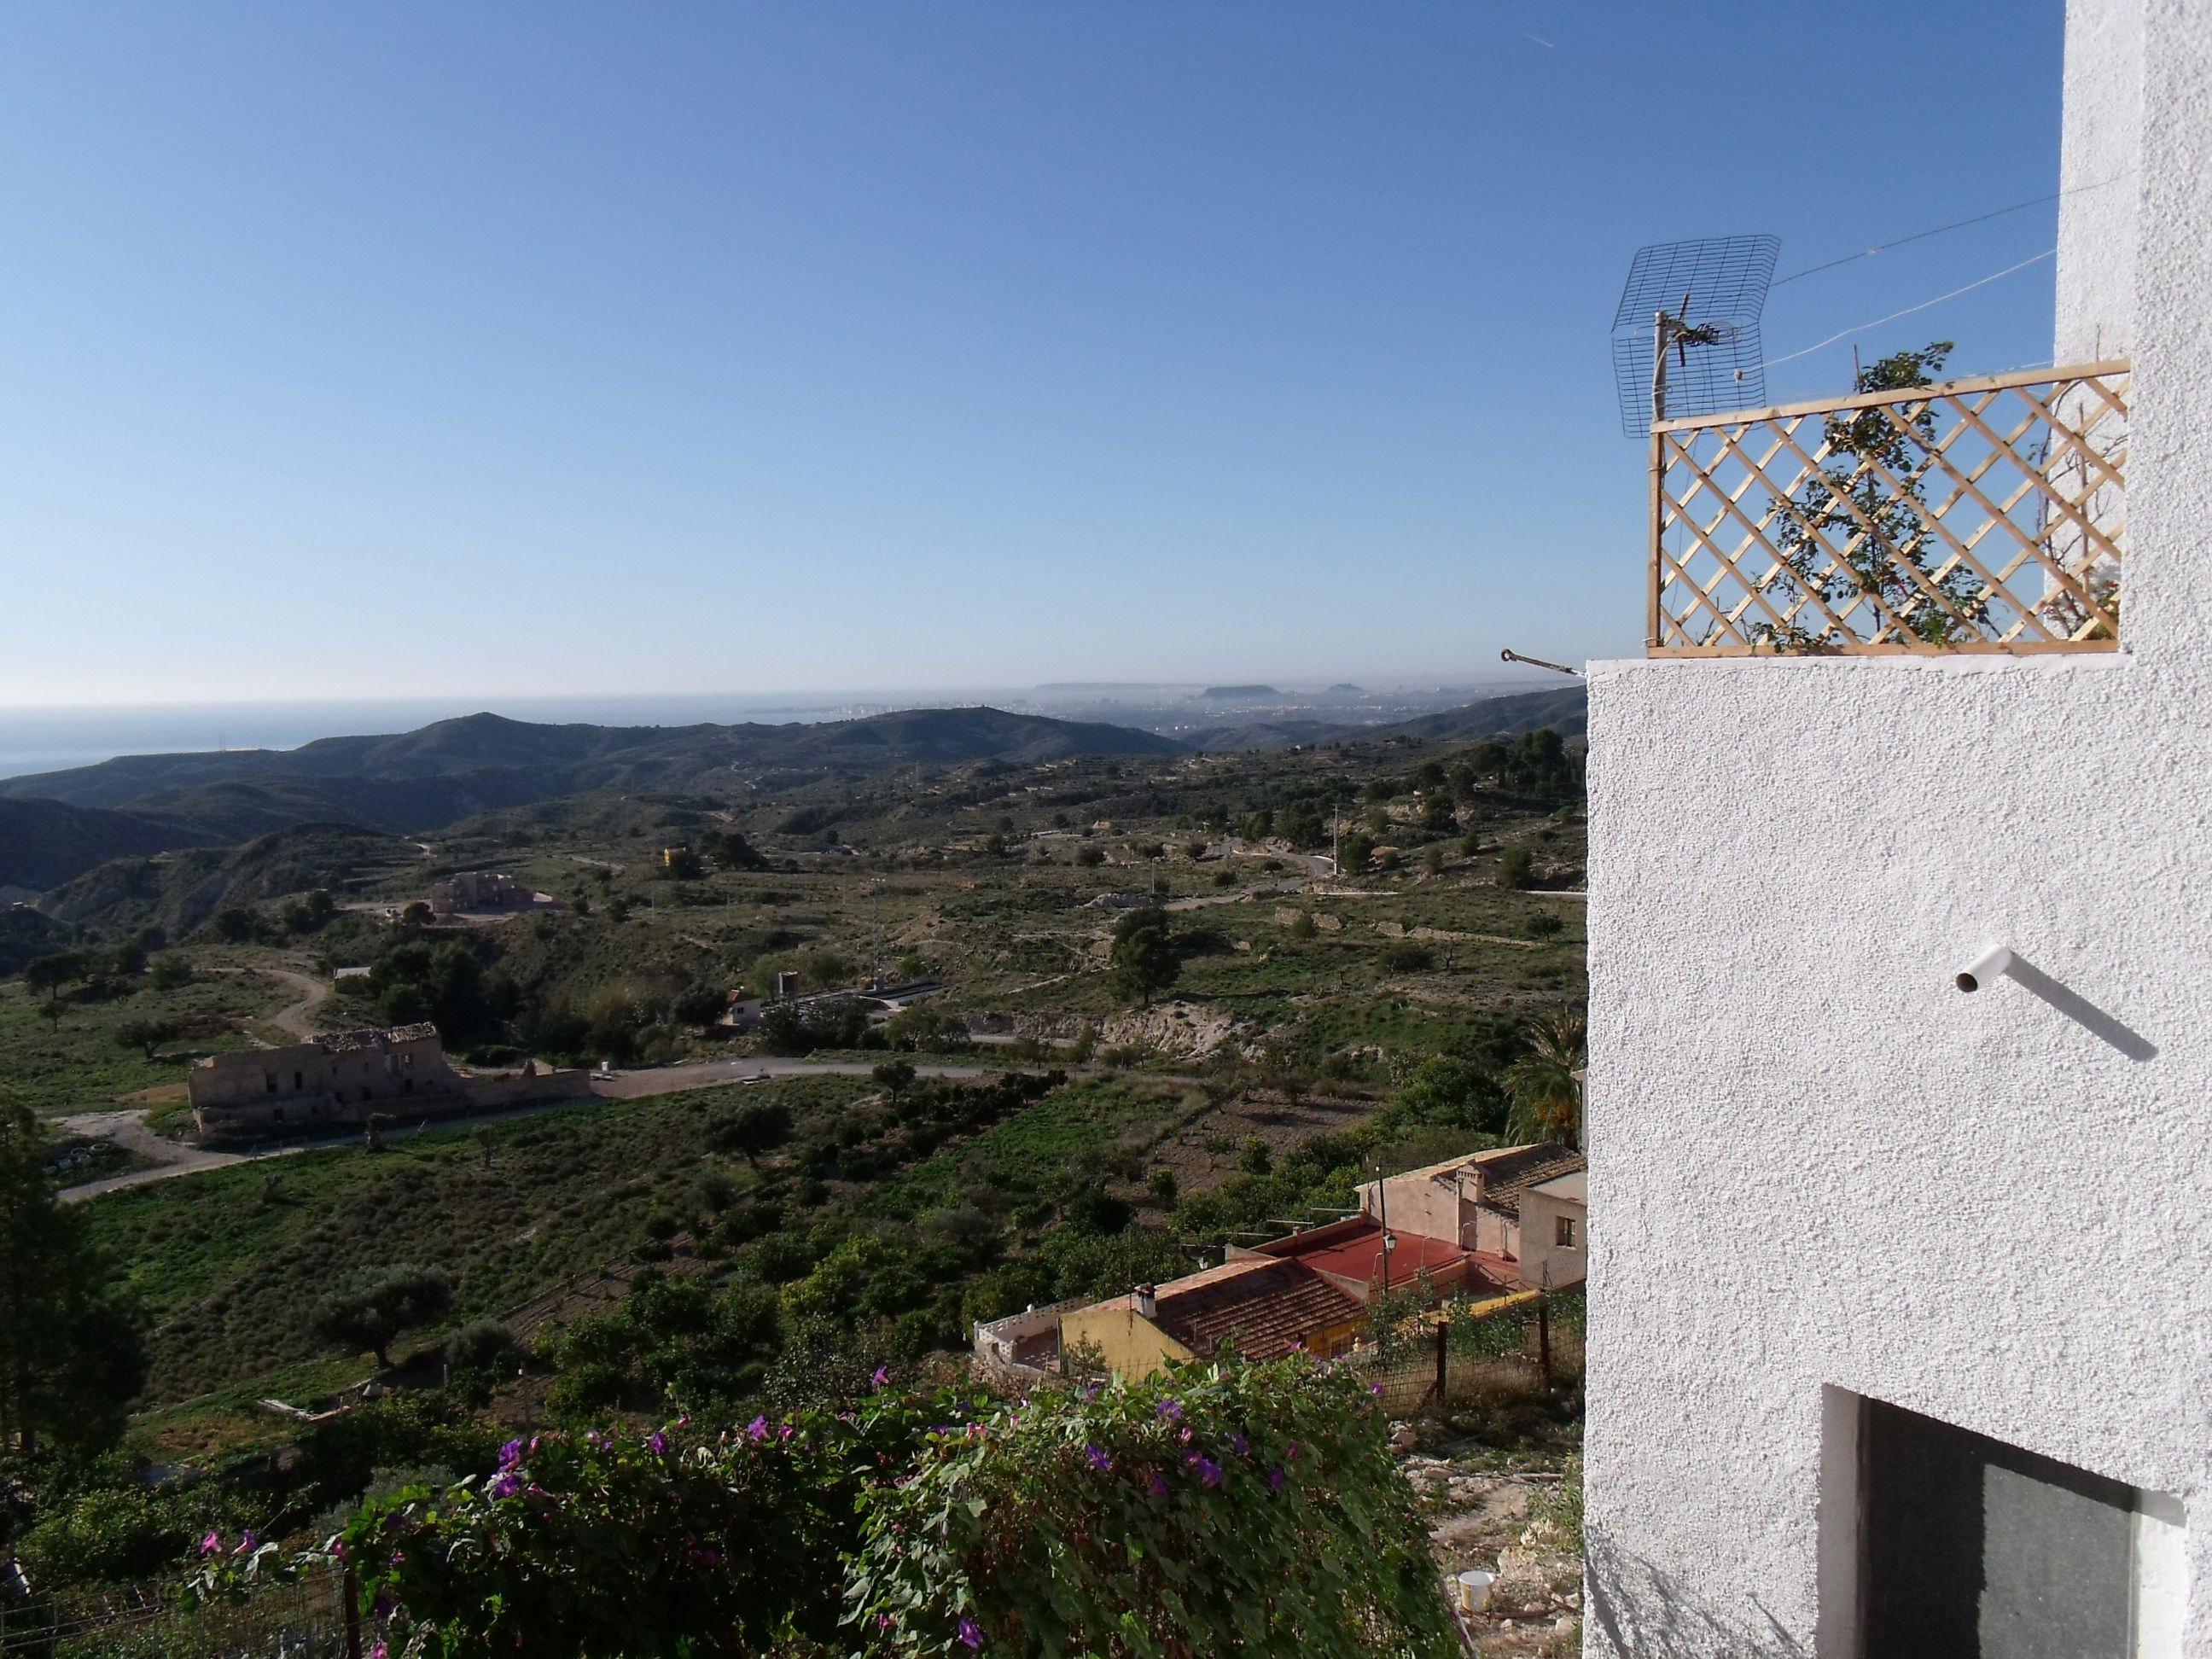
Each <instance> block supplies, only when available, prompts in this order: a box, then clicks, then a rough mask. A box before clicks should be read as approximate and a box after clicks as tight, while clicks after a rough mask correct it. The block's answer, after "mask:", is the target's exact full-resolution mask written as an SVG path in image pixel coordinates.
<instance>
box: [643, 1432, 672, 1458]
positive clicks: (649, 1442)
mask: <svg viewBox="0 0 2212 1659" xmlns="http://www.w3.org/2000/svg"><path fill="white" fill-rule="evenodd" d="M645 1445H646V1449H647V1451H650V1452H651V1453H653V1455H654V1456H656V1457H658V1456H659V1455H660V1454H661V1453H663V1452H665V1451H666V1450H667V1449H668V1437H667V1436H666V1435H665V1434H663V1433H661V1431H659V1429H655V1430H654V1431H653V1433H652V1434H651V1435H650V1436H648V1437H647V1439H646V1443H645Z"/></svg>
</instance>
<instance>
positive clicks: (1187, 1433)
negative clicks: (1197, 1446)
mask: <svg viewBox="0 0 2212 1659" xmlns="http://www.w3.org/2000/svg"><path fill="white" fill-rule="evenodd" d="M1176 1439H1178V1440H1180V1441H1182V1443H1183V1444H1185V1445H1186V1446H1187V1445H1188V1444H1189V1443H1190V1431H1189V1430H1188V1429H1185V1430H1184V1431H1182V1433H1181V1434H1179V1435H1177V1436H1176Z"/></svg>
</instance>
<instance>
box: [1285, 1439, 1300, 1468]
mask: <svg viewBox="0 0 2212 1659" xmlns="http://www.w3.org/2000/svg"><path fill="white" fill-rule="evenodd" d="M1284 1455H1285V1456H1287V1457H1288V1458H1289V1459H1290V1460H1291V1462H1293V1463H1295V1462H1297V1461H1298V1443H1297V1441H1295V1440H1293V1441H1291V1443H1290V1445H1289V1446H1288V1447H1287V1448H1286V1449H1285V1454H1284Z"/></svg>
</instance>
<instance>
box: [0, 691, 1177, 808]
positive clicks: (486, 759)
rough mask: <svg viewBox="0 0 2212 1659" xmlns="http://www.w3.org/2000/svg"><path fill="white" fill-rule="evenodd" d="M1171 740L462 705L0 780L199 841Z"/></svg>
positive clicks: (1015, 760) (1066, 730)
mask: <svg viewBox="0 0 2212 1659" xmlns="http://www.w3.org/2000/svg"><path fill="white" fill-rule="evenodd" d="M1183 752H1185V750H1184V745H1182V744H1178V743H1176V742H1175V741H1174V740H1173V739H1171V738H1162V737H1157V736H1155V735H1153V734H1152V733H1151V732H1136V731H1131V730H1129V729H1127V728H1126V727H1122V726H1106V725H1100V724H1095V723H1089V722H1083V721H1076V720H1050V719H1047V718H1045V717H1043V716H1042V715H1036V714H1007V713H1005V712H1004V711H1002V710H1000V709H996V708H916V709H906V710H902V711H900V712H899V713H896V714H878V715H873V716H871V717H870V718H868V719H866V720H834V721H829V722H826V723H823V724H820V725H811V726H802V725H791V726H762V725H755V724H747V725H742V726H713V725H701V726H538V725H532V724H530V723H528V722H526V721H522V720H507V719H505V718H503V717H501V716H500V715H497V714H471V715H468V716H466V717H465V718H463V719H459V720H440V721H438V722H436V723H435V725H431V726H424V727H422V729H421V730H420V731H416V732H403V733H399V734H398V735H395V736H387V737H353V738H321V739H319V740H318V741H316V742H313V743H309V744H301V746H300V747H299V748H297V749H291V750H273V749H261V750H232V751H228V752H222V753H207V754H187V755H128V756H120V757H117V758H116V759H113V760H110V761H103V762H101V763H100V764H99V765H97V766H85V767H77V768H75V769H71V770H69V771H64V772H46V773H40V774H35V775H31V776H27V777H20V778H11V779H8V780H6V781H0V798H13V799H18V800H21V799H41V800H50V801H57V802H63V803H67V804H69V805H76V806H85V807H110V808H113V807H122V806H145V807H147V808H149V810H157V811H160V812H161V814H162V815H163V816H164V817H168V818H173V819H180V820H183V821H185V822H186V823H191V824H193V825H195V826H204V830H203V832H202V834H201V838H202V839H203V840H213V839H221V838H223V837H224V836H237V835H240V834H252V833H254V832H255V831H257V830H264V829H270V828H273V827H276V825H279V824H283V823H301V822H304V821H307V820H311V819H320V820H326V821H327V820H335V821H343V822H347V823H358V824H362V825H365V826H368V827H371V828H376V829H389V830H393V831H417V830H428V829H438V828H440V827H441V826H442V825H445V824H447V823H453V822H454V821H455V820H456V819H459V818H462V817H468V816H471V815H473V814H477V813H482V812H485V811H495V810H499V809H501V808H505V807H510V806H519V805H526V804H527V803H529V802H532V801H536V800H546V799H553V798H555V797H557V796H562V795H570V794H576V793H583V792H586V791H592V790H610V789H611V790H626V791H627V790H641V789H651V790H662V791H668V790H684V789H699V788H706V787H719V788H721V789H725V790H726V789H729V788H731V787H733V786H735V785H738V784H741V783H743V782H744V781H746V780H747V779H748V777H750V776H753V775H760V774H763V773H768V772H792V771H799V772H812V773H817V774H821V773H829V774H836V775H855V776H858V775H867V774H871V773H880V772H884V771H891V770H896V769H902V768H906V767H915V766H951V765H958V764H963V763H969V762H974V761H995V762H999V763H1006V764H1012V765H1036V764H1039V763H1042V762H1046V761H1052V760H1064V759H1070V758H1073V757H1078V756H1085V755H1137V756H1167V755H1176V754H1181V753H1183Z"/></svg>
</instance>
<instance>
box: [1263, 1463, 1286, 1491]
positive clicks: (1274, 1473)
mask: <svg viewBox="0 0 2212 1659" xmlns="http://www.w3.org/2000/svg"><path fill="white" fill-rule="evenodd" d="M1282 1489H1283V1466H1282V1465H1281V1464H1279V1463H1278V1464H1276V1465H1275V1467H1274V1468H1272V1469H1269V1470H1268V1471H1267V1490H1268V1491H1269V1492H1280V1491H1282Z"/></svg>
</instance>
